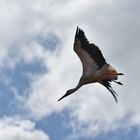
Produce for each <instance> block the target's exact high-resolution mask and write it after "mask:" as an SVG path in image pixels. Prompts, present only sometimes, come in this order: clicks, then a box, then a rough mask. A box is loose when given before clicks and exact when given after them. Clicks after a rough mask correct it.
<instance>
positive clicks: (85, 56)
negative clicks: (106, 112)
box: [58, 27, 123, 102]
mask: <svg viewBox="0 0 140 140" xmlns="http://www.w3.org/2000/svg"><path fill="white" fill-rule="evenodd" d="M73 48H74V51H75V52H76V54H77V55H78V57H79V58H80V60H81V62H82V66H83V73H82V76H81V78H80V80H79V83H78V85H77V86H76V87H75V88H73V89H70V90H68V91H67V92H66V94H65V95H63V96H62V97H61V98H60V99H59V100H58V101H60V100H62V99H63V98H64V97H67V96H69V95H70V94H72V93H74V92H75V91H77V90H78V89H79V88H80V87H82V86H83V85H86V84H89V83H95V82H98V83H100V84H101V85H103V86H105V87H106V88H107V89H108V90H109V91H110V92H111V94H112V95H113V97H114V99H115V101H116V102H117V93H116V92H115V91H114V90H113V88H112V86H111V82H112V81H113V82H115V83H117V84H119V85H123V84H122V83H121V82H118V81H117V79H118V75H123V73H118V72H117V71H116V69H115V68H113V67H112V66H111V65H110V64H108V63H107V62H106V60H105V58H104V56H103V55H102V52H101V51H100V49H99V48H98V46H96V45H95V44H93V43H89V41H88V40H87V38H86V36H85V33H84V31H83V30H82V29H80V28H79V27H77V30H76V34H75V39H74V45H73Z"/></svg>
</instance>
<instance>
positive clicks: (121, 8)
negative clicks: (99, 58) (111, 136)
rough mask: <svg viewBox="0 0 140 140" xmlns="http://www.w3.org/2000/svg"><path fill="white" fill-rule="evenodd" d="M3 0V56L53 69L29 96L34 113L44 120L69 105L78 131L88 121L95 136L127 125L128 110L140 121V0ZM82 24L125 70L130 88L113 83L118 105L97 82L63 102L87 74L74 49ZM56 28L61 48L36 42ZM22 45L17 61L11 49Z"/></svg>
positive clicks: (35, 80) (35, 82)
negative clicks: (71, 89) (41, 34)
mask: <svg viewBox="0 0 140 140" xmlns="http://www.w3.org/2000/svg"><path fill="white" fill-rule="evenodd" d="M1 3H2V6H5V7H6V8H3V9H4V10H1V11H3V14H2V12H0V19H1V21H2V23H1V24H2V25H3V26H1V27H0V35H1V36H3V39H2V40H3V41H0V44H1V46H4V48H3V47H0V50H1V52H2V53H1V55H0V56H1V60H9V61H6V62H7V63H8V64H7V65H9V64H11V63H12V64H11V66H12V67H14V65H16V63H17V62H19V60H22V61H26V62H30V61H34V60H35V58H37V59H41V60H42V62H43V63H44V64H45V65H46V67H47V68H48V72H47V73H45V74H43V75H39V76H37V77H34V78H33V81H32V83H31V89H30V95H29V98H28V99H26V100H24V101H26V102H25V104H26V108H27V109H29V111H30V112H31V114H32V116H36V119H39V118H40V119H41V118H42V117H44V116H45V115H51V114H52V113H55V112H58V113H60V112H61V111H63V110H65V109H67V108H68V109H70V110H71V111H70V118H71V120H70V123H71V126H72V127H73V129H76V130H78V131H82V132H85V131H84V130H85V129H84V128H82V125H86V126H87V127H86V129H88V130H89V131H88V132H89V134H92V133H93V132H97V133H98V132H100V131H109V130H111V129H117V128H119V127H122V125H121V124H120V123H119V122H120V121H121V120H123V119H125V117H127V115H128V114H131V115H132V117H131V118H130V120H129V123H131V125H129V126H132V125H133V124H135V125H139V114H140V111H139V110H138V109H137V107H136V106H139V97H140V96H139V94H138V93H139V91H140V88H139V85H138V83H139V77H138V76H137V75H138V73H139V70H140V67H139V63H138V60H139V51H140V49H139V38H138V37H139V33H140V32H139V30H138V29H139V21H140V20H139V19H138V15H137V14H138V13H139V9H138V8H137V6H138V4H139V1H138V0H136V1H135V2H133V3H132V2H130V1H128V0H124V1H116V0H114V1H112V0H107V1H106V3H105V2H104V1H103V0H102V1H100V2H99V1H97V0H94V1H91V0H87V1H84V0H83V1H80V0H77V1H74V0H72V1H71V2H68V1H65V0H64V1H63V2H60V1H56V0H53V1H51V0H48V1H45V2H44V1H39V0H37V1H32V0H31V1H30V2H28V1H26V0H25V1H12V2H11V3H9V1H8V2H7V1H6V0H5V1H4V0H3V1H1ZM1 9H2V8H1ZM5 9H7V10H8V12H7V10H5ZM13 9H14V10H13ZM7 13H11V16H9V15H8V14H7ZM77 25H79V26H80V27H82V28H83V29H84V30H85V32H86V35H87V37H88V38H89V40H90V41H92V42H95V43H96V44H97V45H99V46H100V48H101V50H102V51H103V53H104V55H105V58H107V61H108V62H111V64H112V65H114V66H115V67H116V68H118V70H119V71H122V72H124V73H125V77H124V83H125V84H124V87H122V88H119V87H117V86H115V85H113V86H114V87H115V90H116V91H117V92H118V94H119V103H118V104H117V105H116V104H115V102H114V100H113V98H112V97H111V94H110V93H109V92H108V91H107V90H106V89H105V88H103V87H102V86H98V85H97V84H94V85H89V86H85V87H83V88H81V89H80V90H79V91H78V92H77V93H75V95H73V96H71V97H69V98H67V99H64V100H63V101H62V102H59V103H57V100H58V98H59V97H60V96H62V95H63V94H64V93H65V92H66V90H67V89H68V88H69V87H70V88H71V87H74V86H75V85H76V84H77V82H78V79H79V77H80V75H81V72H82V67H81V64H80V60H79V59H78V57H77V56H76V54H74V52H73V50H72V45H73V38H74V34H75V29H76V26H77ZM50 31H52V32H54V33H55V34H56V35H57V36H58V37H59V38H60V41H61V49H60V50H58V48H57V49H56V50H55V51H54V52H51V51H46V50H45V49H44V48H43V47H42V46H41V45H40V44H38V42H36V41H35V39H34V37H35V36H36V35H38V34H40V33H42V32H50ZM3 33H4V34H3ZM17 43H18V44H19V45H16V46H15V48H16V49H15V50H16V51H15V52H16V53H14V54H15V57H12V59H11V57H9V52H10V50H11V49H13V44H17ZM14 58H15V59H14ZM10 60H11V61H10ZM3 62H4V61H1V62H0V65H1V63H3ZM3 65H5V63H4V64H3ZM122 80H123V79H122ZM135 118H136V119H135ZM79 124H80V125H79ZM76 126H78V127H76ZM100 126H102V129H101V128H100ZM76 132H77V131H76Z"/></svg>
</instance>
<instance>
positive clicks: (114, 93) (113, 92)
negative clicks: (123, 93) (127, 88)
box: [102, 81, 118, 103]
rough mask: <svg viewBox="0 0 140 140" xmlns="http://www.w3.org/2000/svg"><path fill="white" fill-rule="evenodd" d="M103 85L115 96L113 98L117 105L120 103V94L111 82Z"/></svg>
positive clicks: (104, 82) (105, 82)
mask: <svg viewBox="0 0 140 140" xmlns="http://www.w3.org/2000/svg"><path fill="white" fill-rule="evenodd" d="M102 84H103V85H104V86H105V87H106V88H107V89H108V90H109V91H110V93H111V94H112V95H113V97H114V99H115V101H116V103H117V102H118V99H117V96H118V94H117V93H116V92H115V91H114V90H113V88H112V86H111V83H110V81H103V83H102Z"/></svg>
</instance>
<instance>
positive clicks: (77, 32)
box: [76, 26, 84, 37]
mask: <svg viewBox="0 0 140 140" xmlns="http://www.w3.org/2000/svg"><path fill="white" fill-rule="evenodd" d="M81 34H84V31H83V30H82V29H81V28H79V26H77V28H76V37H78V36H80V35H81Z"/></svg>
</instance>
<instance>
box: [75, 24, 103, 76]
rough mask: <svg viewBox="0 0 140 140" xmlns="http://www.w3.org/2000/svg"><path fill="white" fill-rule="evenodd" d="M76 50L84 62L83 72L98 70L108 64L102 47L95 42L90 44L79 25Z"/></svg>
mask: <svg viewBox="0 0 140 140" xmlns="http://www.w3.org/2000/svg"><path fill="white" fill-rule="evenodd" d="M74 51H75V52H76V54H77V55H78V56H79V58H80V60H81V62H82V65H83V74H86V73H90V72H92V73H93V72H96V71H97V70H98V69H100V68H101V67H102V66H103V65H104V64H106V61H105V59H104V57H103V55H102V53H101V51H100V49H99V48H98V47H97V46H96V45H95V44H90V43H89V41H88V40H87V38H86V36H85V34H84V32H83V30H81V29H80V28H78V27H77V30H76V35H75V41H74Z"/></svg>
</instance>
